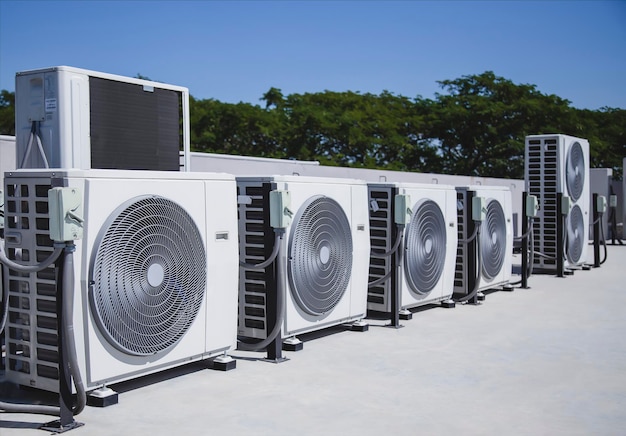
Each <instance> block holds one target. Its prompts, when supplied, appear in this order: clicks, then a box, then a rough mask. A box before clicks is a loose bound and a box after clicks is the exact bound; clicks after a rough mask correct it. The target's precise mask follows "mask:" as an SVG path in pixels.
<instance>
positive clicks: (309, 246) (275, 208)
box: [237, 176, 370, 349]
mask: <svg viewBox="0 0 626 436" xmlns="http://www.w3.org/2000/svg"><path fill="white" fill-rule="evenodd" d="M237 188H238V194H239V232H240V233H239V240H240V259H241V261H242V262H243V264H244V265H243V266H242V268H241V270H240V279H239V286H240V287H239V330H238V333H239V336H240V339H241V340H242V341H244V342H248V343H250V342H257V343H258V342H259V341H264V340H267V339H268V336H271V335H270V333H272V334H274V332H275V331H276V328H279V330H278V332H279V333H280V334H281V336H282V337H283V338H287V341H297V338H295V335H297V334H301V333H305V332H311V331H315V330H320V329H323V328H325V327H330V326H333V325H338V324H344V323H351V322H357V323H358V322H360V320H362V318H364V317H365V315H366V310H367V275H368V266H369V251H370V241H369V223H368V211H367V185H366V184H365V182H363V181H358V180H352V179H330V178H317V177H298V176H269V177H237ZM277 231H278V232H282V234H283V237H282V238H283V239H282V240H283V241H284V242H282V243H283V244H284V249H283V255H281V254H278V256H276V257H275V260H274V261H272V262H271V263H270V264H269V265H267V266H266V267H264V268H262V269H259V268H258V267H254V265H259V264H263V263H264V262H265V263H266V264H267V261H268V260H269V259H272V252H274V251H275V249H276V248H277V246H276V244H280V243H281V242H280V241H279V238H278V237H276V235H275V232H277ZM276 234H278V233H276ZM281 296H282V297H281ZM277 301H278V302H280V301H284V304H282V307H284V310H281V309H276V307H277ZM278 306H281V305H280V304H278ZM270 339H271V338H270ZM287 341H286V342H287ZM291 343H293V342H291ZM286 349H289V348H286Z"/></svg>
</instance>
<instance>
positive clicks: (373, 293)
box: [367, 187, 395, 312]
mask: <svg viewBox="0 0 626 436" xmlns="http://www.w3.org/2000/svg"><path fill="white" fill-rule="evenodd" d="M368 190H369V201H370V205H374V204H375V206H374V208H372V207H370V212H369V214H370V244H371V248H372V250H375V251H377V252H381V253H382V252H387V251H389V250H391V247H392V245H393V238H394V232H393V218H392V210H393V209H392V200H391V198H392V196H393V192H392V188H391V187H389V188H381V187H369V189H368ZM392 257H394V258H395V256H388V257H374V256H370V268H369V282H373V281H375V280H377V279H380V278H382V277H384V276H385V275H386V274H387V273H388V272H389V270H390V269H391V268H392V265H393V263H394V260H393V259H392ZM391 282H392V280H391V278H390V279H388V280H385V281H384V282H382V283H380V284H378V285H376V286H372V287H371V288H368V293H367V302H368V308H369V309H371V310H374V311H379V312H387V311H389V304H390V292H391Z"/></svg>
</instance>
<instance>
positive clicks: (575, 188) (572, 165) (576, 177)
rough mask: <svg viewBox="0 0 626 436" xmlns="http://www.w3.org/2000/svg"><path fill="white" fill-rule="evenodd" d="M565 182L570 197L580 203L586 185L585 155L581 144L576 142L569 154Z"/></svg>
mask: <svg viewBox="0 0 626 436" xmlns="http://www.w3.org/2000/svg"><path fill="white" fill-rule="evenodd" d="M565 180H566V183H567V192H568V193H569V195H570V197H572V199H573V200H574V201H578V199H579V198H580V196H581V195H582V193H583V187H584V184H585V155H584V154H583V148H582V146H581V145H580V143H579V142H574V143H573V144H572V146H571V147H570V148H569V151H568V153H567V167H566V172H565Z"/></svg>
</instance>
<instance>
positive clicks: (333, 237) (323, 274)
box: [288, 196, 352, 316]
mask: <svg viewBox="0 0 626 436" xmlns="http://www.w3.org/2000/svg"><path fill="white" fill-rule="evenodd" d="M289 239H290V241H289V266H288V274H289V284H290V286H291V291H292V295H293V296H294V298H295V300H296V302H297V303H298V306H300V308H301V309H302V310H303V311H305V312H306V313H308V314H310V315H314V316H319V315H323V314H326V313H328V312H329V311H331V310H332V309H333V308H334V307H335V306H336V305H337V303H338V302H339V300H340V299H341V297H342V296H343V294H344V293H345V291H346V289H347V287H348V283H349V282H350V276H351V272H352V235H351V232H350V223H349V221H348V218H347V217H346V214H345V213H344V211H343V209H342V208H341V206H340V205H339V203H337V202H336V201H335V200H333V199H331V198H328V197H323V196H316V197H312V198H310V199H309V200H308V201H307V202H306V203H305V204H304V205H303V206H302V207H301V208H300V210H299V211H298V214H297V215H296V217H295V219H294V224H293V226H292V231H291V236H290V238H289Z"/></svg>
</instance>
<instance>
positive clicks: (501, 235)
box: [480, 199, 507, 281]
mask: <svg viewBox="0 0 626 436" xmlns="http://www.w3.org/2000/svg"><path fill="white" fill-rule="evenodd" d="M480 249H481V254H482V274H483V278H485V279H486V280H487V281H491V280H493V279H494V278H495V277H496V276H497V275H498V274H499V273H500V270H501V269H502V265H503V264H504V258H505V255H506V250H507V246H506V218H505V216H504V211H503V210H502V206H501V205H500V202H498V201H497V200H494V199H490V200H488V201H487V213H486V216H485V220H484V221H483V222H482V224H481V228H480Z"/></svg>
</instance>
